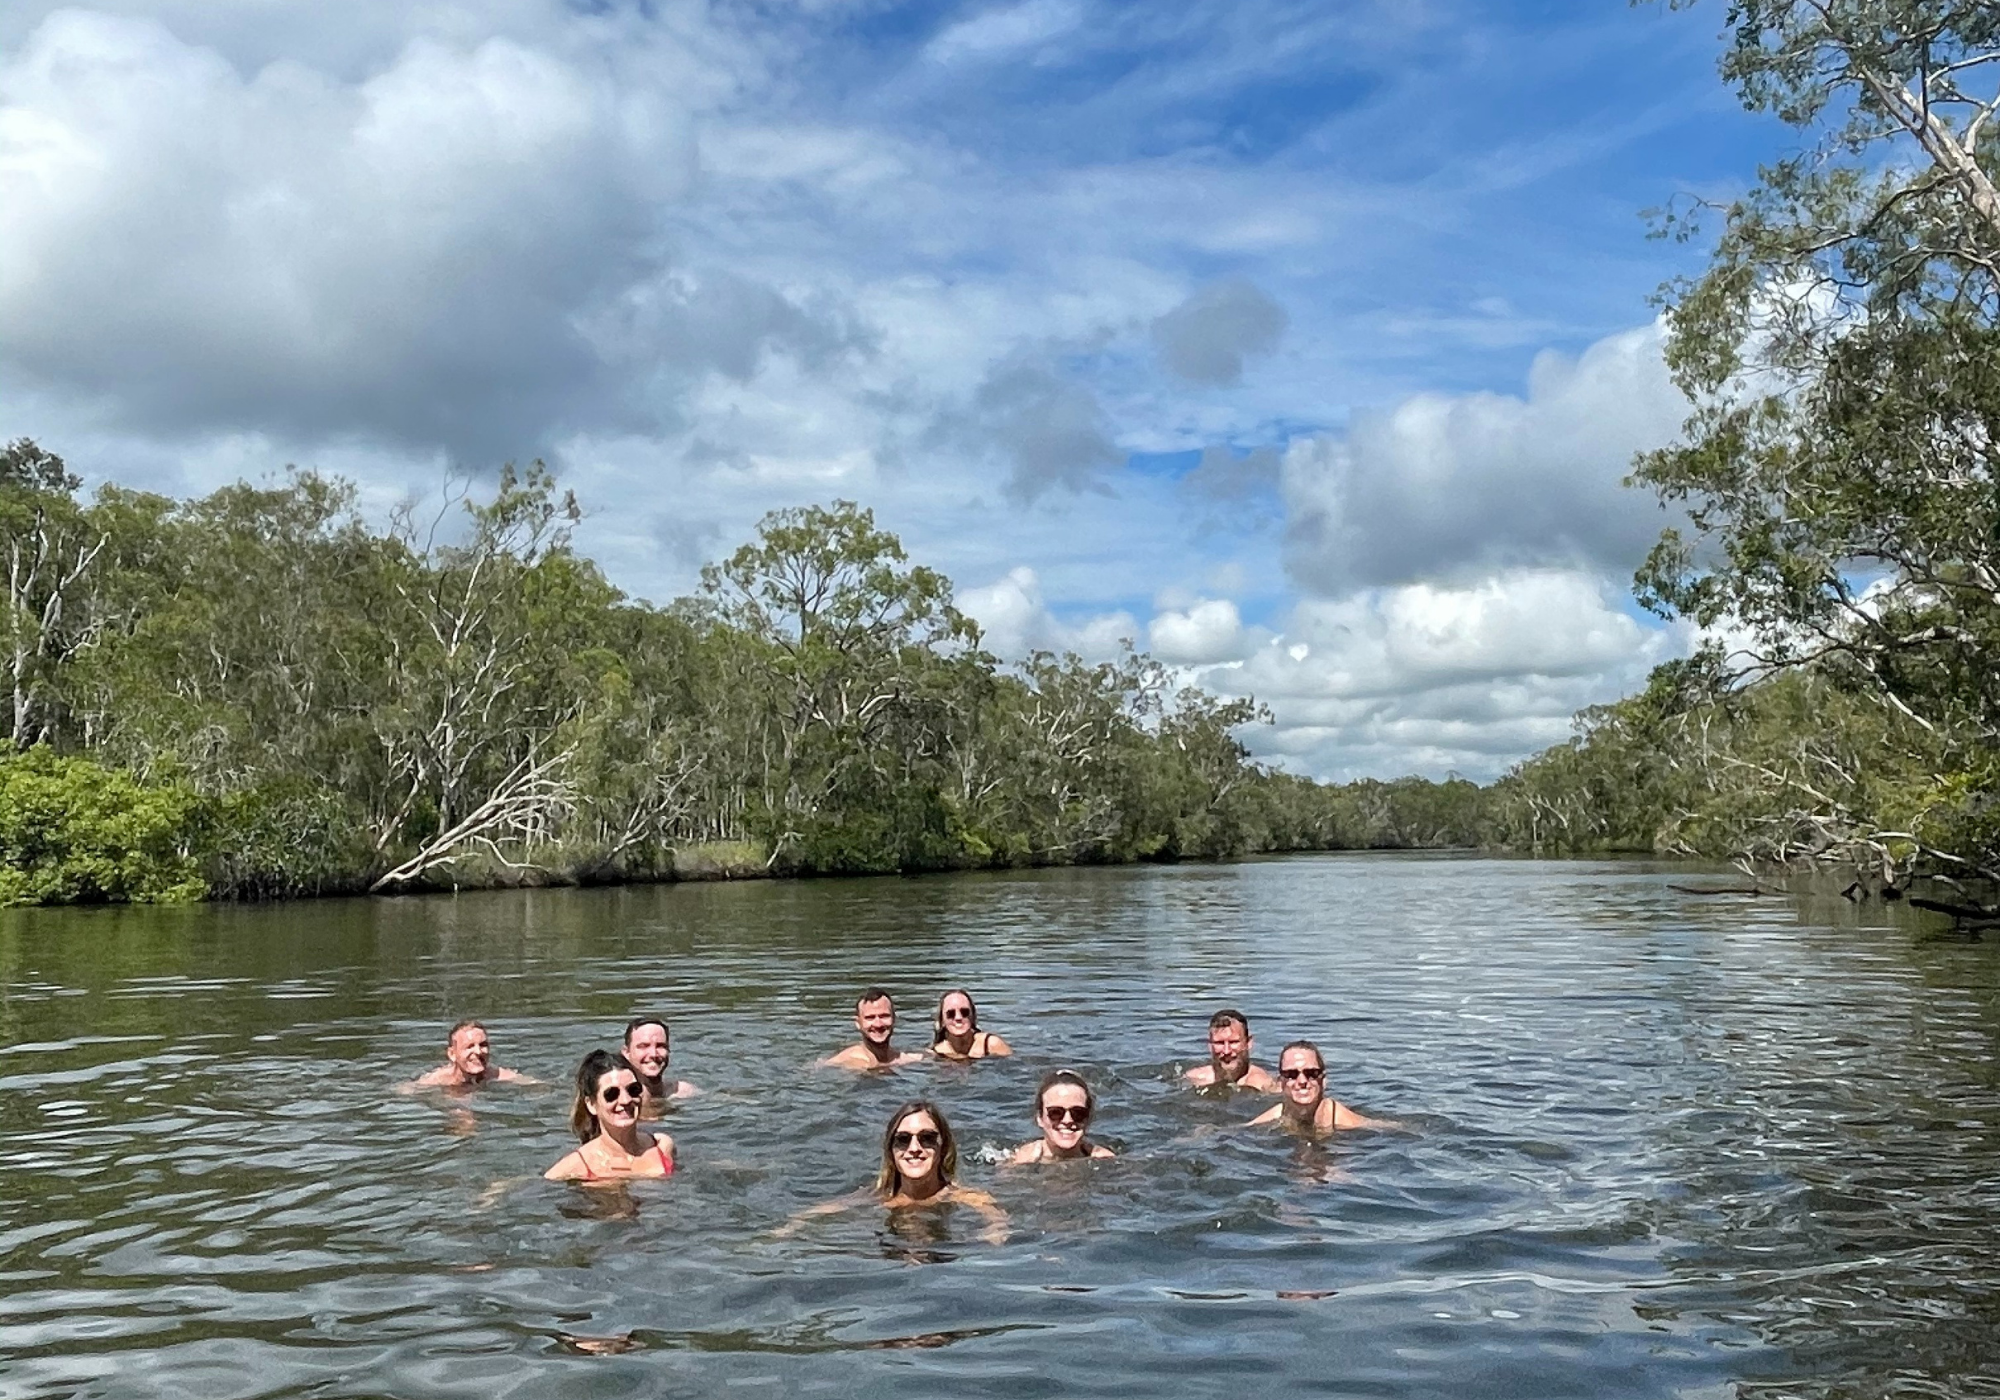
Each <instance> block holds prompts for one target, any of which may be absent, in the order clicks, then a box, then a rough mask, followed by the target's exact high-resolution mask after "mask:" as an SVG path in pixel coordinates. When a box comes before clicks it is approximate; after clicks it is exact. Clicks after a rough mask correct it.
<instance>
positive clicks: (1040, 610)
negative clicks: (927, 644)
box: [958, 566, 1139, 661]
mask: <svg viewBox="0 0 2000 1400" xmlns="http://www.w3.org/2000/svg"><path fill="white" fill-rule="evenodd" d="M958 606H959V607H960V609H961V610H963V611H964V612H965V613H966V615H967V616H969V617H971V618H973V619H974V620H976V621H977V622H978V623H979V626H980V629H981V631H983V632H984V633H985V639H986V649H987V650H988V651H990V652H992V653H993V654H994V655H995V656H998V657H1000V658H1001V659H1002V660H1004V661H1018V660H1020V659H1021V658H1022V657H1024V656H1026V655H1027V654H1028V653H1029V652H1031V651H1055V652H1065V651H1073V652H1075V653H1077V655H1079V656H1081V657H1083V658H1084V659H1085V660H1089V661H1102V660H1105V659H1107V658H1109V657H1113V656H1116V655H1117V654H1118V653H1119V652H1120V651H1121V650H1123V648H1124V645H1125V643H1126V642H1128V641H1131V640H1133V639H1135V638H1136V637H1138V635H1139V624H1138V623H1137V622H1136V621H1135V620H1134V619H1133V617H1132V614H1130V613H1128V612H1110V613H1099V614H1097V615H1096V616H1094V617H1090V618H1086V619H1085V620H1084V621H1082V622H1081V623H1075V624H1072V623H1066V622H1064V621H1062V620H1061V619H1060V618H1058V617H1057V616H1056V615H1055V614H1054V613H1052V612H1050V611H1049V607H1048V604H1047V602H1046V601H1045V600H1044V599H1043V597H1042V581H1041V578H1040V577H1039V576H1038V575H1037V574H1036V573H1035V571H1034V570H1033V569H1030V568H1027V567H1025V566H1022V567H1019V568H1015V569H1010V570H1009V571H1008V572H1007V574H1006V576H1005V577H1004V578H1001V579H999V580H997V581H996V582H994V583H991V584H987V585H986V586H984V587H981V588H967V589H963V590H961V591H960V593H959V595H958Z"/></svg>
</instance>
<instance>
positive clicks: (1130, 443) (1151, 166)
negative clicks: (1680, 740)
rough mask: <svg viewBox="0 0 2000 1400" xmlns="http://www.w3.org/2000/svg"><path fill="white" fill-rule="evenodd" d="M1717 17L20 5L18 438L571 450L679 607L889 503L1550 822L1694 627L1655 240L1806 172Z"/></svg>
mask: <svg viewBox="0 0 2000 1400" xmlns="http://www.w3.org/2000/svg"><path fill="white" fill-rule="evenodd" d="M1721 17H1722V10H1721V9H1720V8H1719V7H1716V6H1708V7H1703V6H1695V7H1694V8H1692V9H1681V10H1670V9H1669V8H1667V7H1666V6H1664V5H1642V6H1639V7H1636V8H1631V9H1628V8H1626V7H1625V6H1623V5H1615V4H1614V5H1607V4H1604V3H1602V0H1576V3H1538V4H1531V3H1525V2H1524V3H1518V4H1496V3H1490V2H1489V3H1476V2H1475V0H1462V2H1461V3H1452V0H1394V2H1393V3H1386V2H1385V3H1378V0H1308V2H1306V3H1292V0H1220V2H1219V3H1208V0H1185V2H1184V3H1177V4H1173V5H1161V4H1156V3H1146V2H1145V0H1139V2H1138V3H1130V4H1111V3H1104V0H1014V2H1012V3H1010V2H1009V0H1001V2H1000V3H959V4H954V3H939V4H915V3H907V4H898V3H888V2H887V0H790V3H787V0H745V2H744V3H728V0H714V3H709V4H677V3H673V2H672V0H636V3H622V2H621V0H604V2H603V3H583V2H582V0H573V2H572V3H557V2H556V0H482V2H481V3H479V4H469V3H462V2H461V3H433V2H432V0H349V3H345V4H341V5H327V4H324V3H322V2H321V0H293V3H287V2H286V0H102V2H101V3H98V4H96V5H93V6H86V7H69V6H63V7H57V6H48V5H41V4H37V3H35V0H16V3H12V4H10V5H8V6H6V7H5V9H4V12H0V406H4V410H5V411H4V421H0V436H4V437H8V438H12V437H15V436H19V435H24V434H25V435H28V436H33V437H35V438H37V439H38V440H40V441H41V442H42V443H43V444H44V445H45V446H47V447H50V448H52V449H54V450H56V451H58V452H61V453H62V454H63V455H64V456H65V457H66V458H67V459H68V460H69V461H70V464H71V465H72V467H73V468H75V469H77V470H79V471H81V472H82V473H84V474H85V475H86V477H87V478H90V479H94V480H106V479H112V480H118V481H121V482H124V483H127V484H130V485H135V486H142V487H147V488H150V489H155V490H163V491H169V492H173V493H177V494H186V493H191V492H201V491H206V490H209V489H212V488H214V487H216V486H218V485H221V484H223V483H225V482H228V481H231V480H234V479H237V478H239V477H244V476H249V477H253V478H255V477H260V476H263V475H266V474H268V473H270V472H272V471H274V470H276V469H279V468H281V467H283V466H284V465H285V464H286V463H292V462H296V463H299V464H301V465H308V466H314V467H318V468H321V469H324V470H327V471H332V472H336V473H339V474H342V475H345V476H348V477H350V478H352V479H354V480H355V481H357V482H358V483H360V485H361V486H362V488H363V492H364V500H365V501H366V502H367V503H368V504H369V506H370V508H371V509H375V510H380V511H386V510H387V509H388V508H389V507H390V506H391V505H393V504H394V503H395V502H397V501H399V500H401V499H403V498H405V497H406V496H408V495H410V494H411V493H430V492H434V491H435V490H436V489H437V488H438V485H439V483H440V481H441V479H442V478H443V476H444V474H445V473H447V472H448V471H451V470H462V471H472V472H491V471H492V470H493V469H494V468H495V467H497V465H498V464H499V463H501V462H502V461H505V460H508V459H510V458H511V459H522V460H525V459H526V458H529V457H535V456H540V457H543V458H545V459H546V460H547V461H548V462H549V463H550V464H551V465H552V466H554V467H555V468H556V469H557V470H558V471H559V473H560V474H561V476H562V477H563V478H564V480H565V482H566V483H567V484H569V485H571V486H572V487H574V489H575V490H576V492H577V494H578V496H579V497H580V498H581V500H582V501H583V503H584V505H585V508H586V509H587V510H588V511H589V512H590V514H589V518H588V519H587V520H586V522H585V524H584V526H583V527H582V529H581V530H580V532H579V537H578V538H579V544H580V545H581V547H582V548H584V549H585V550H586V551H587V552H588V553H590V554H591V555H592V556H593V557H595V558H597V559H598V560H599V561H600V562H601V563H602V564H603V565H604V567H605V568H606V570H607V571H608V573H609V574H610V575H611V577H612V579H613V581H614V582H616V583H617V584H618V585H619V586H620V587H622V588H624V589H625V590H626V591H628V592H629V593H632V594H634V595H636V596H640V597H646V598H651V599H654V600H660V601H664V600H665V599H668V598H671V597H673V596H675V595H676V594H679V593H682V592H685V591H687V590H688V589H689V588H690V587H691V586H692V585H693V583H694V580H695V576H696V573H697V571H698V569H699V567H700V565H701V563H702V562H704V561H705V560H707V559H710V558H714V557H717V556H718V555H720V554H721V553H723V552H726V551H727V550H728V549H729V548H731V547H733V546H734V545H735V544H736V543H738V542H740V541H742V540H743V539H745V538H747V537H748V535H749V533H750V532H751V530H752V529H753V527H754V524H755V522H756V520H757V518H758V517H759V516H760V515H761V514H762V513H763V512H765V511H766V510H770V509H773V508H776V507H780V506H787V505H796V504H802V503H808V502H827V501H831V500H834V499H836V498H845V499H852V500H856V501H859V502H861V503H862V504H864V505H868V506H870V507H872V508H873V509H874V510H875V512H876V514H877V518H878V520H879V521H880V522H881V523H882V524H884V525H885V526H887V527H888V528H890V529H893V530H895V531H896V532H898V533H899V534H900V535H901V536H902V537H903V539H904V541H905V543H906V544H907V545H908V546H909V548H910V549H911V552H912V553H913V555H914V556H915V557H917V558H918V559H920V560H921V561H923V562H926V563H929V564H932V565H934V566H936V567H939V568H941V569H943V570H944V571H945V572H946V573H948V574H949V575H951V576H952V577H953V578H954V579H955V580H956V581H957V583H958V589H959V597H960V601H961V603H962V605H963V606H965V607H966V609H967V610H968V611H969V612H971V613H972V614H973V615H974V616H976V617H977V618H978V619H979V620H980V621H981V623H982V625H983V626H984V627H985V628H986V631H987V636H988V641H989V645H990V646H991V647H992V648H993V649H994V650H995V651H997V652H1000V653H1001V654H1003V655H1018V654H1020V653H1021V652H1023V651H1025V650H1026V649H1028V648H1031V647H1051V648H1057V649H1061V648H1074V649H1076V650H1079V651H1081V652H1083V653H1085V654H1087V655H1092V656H1097V655H1104V654H1108V653H1110V652H1111V651H1114V650H1115V649H1116V648H1117V647H1118V645H1119V644H1120V641H1121V639H1128V638H1129V639H1131V640H1132V641H1133V642H1135V643H1136V644H1138V645H1139V646H1141V647H1142V648H1147V649H1150V650H1151V651H1152V652H1153V653H1154V654H1155V655H1157V656H1159V657H1160V658H1161V659H1163V660H1165V661H1168V662H1170V663H1172V664H1173V665H1174V666H1176V667H1177V668H1178V669H1179V670H1180V672H1181V673H1182V674H1184V675H1185V676H1187V677H1188V678H1189V679H1191V680H1195V681H1199V682H1200V683H1202V684H1205V685H1207V686H1208V687H1210V688H1211V689H1214V690H1217V691H1222V692H1227V693H1254V694H1255V695H1257V696H1258V697H1259V698H1260V699H1262V700H1264V701H1265V702H1266V703H1267V704H1268V705H1269V706H1270V708H1271V710H1272V711H1273V714H1274V716H1275V720H1276V722H1275V724H1273V725H1271V726H1269V727H1260V728H1257V729H1254V730H1252V731H1250V732H1248V733H1247V734H1246V738H1247V739H1248V740H1249V742H1251V743H1252V745H1253V747H1254V748H1255V749H1256V751H1257V752H1258V753H1259V754H1260V755H1262V756H1264V757H1266V758H1267V759H1269V760H1271V761H1273V762H1277V763H1281V764H1283V765H1284V766H1286V767H1289V768H1291V769H1293V770H1295V771H1299V772H1305V773H1311V774H1314V775H1316V776H1320V777H1326V778H1350V777H1356V776H1367V775H1373V776H1380V777H1391V776H1397V775H1400V774H1403V773H1409V772H1418V773H1425V774H1429V775H1431V776H1443V775H1444V774H1445V773H1448V772H1459V773H1463V774H1466V775H1467V776H1471V777H1475V778H1481V779H1484V778H1490V777H1492V776H1495V775H1496V774H1498V773H1499V772H1501V771H1504V769H1505V768H1506V767H1507V766H1508V765H1509V764H1510V763H1512V762H1514V761H1516V760H1517V759H1519V758H1520V757H1522V756H1524V755H1525V754H1527V753H1530V752H1532V751H1534V750H1535V749H1538V748H1540V747H1542V746H1544V745H1546V744H1549V743H1552V742H1555V741H1557V740H1560V739H1562V738H1563V737H1565V736H1566V735H1567V734H1568V733H1569V730H1570V716H1571V715H1572V714H1573V713H1574V711H1575V710H1576V709H1578V708H1579V707H1581V706H1584V705H1588V704H1593V703H1597V702H1600V701H1603V700H1607V699H1611V698H1614V697H1616V696H1618V695H1620V694H1623V693H1627V692H1629V691H1630V690H1632V689H1634V688H1635V687H1636V686H1637V685H1638V684H1639V683H1640V682H1641V681H1642V680H1643V678H1644V676H1645V673H1646V672H1647V670H1648V669H1649V668H1650V667H1651V666H1653V665H1655V664H1657V663H1658V662H1659V661H1660V660H1663V659H1665V658H1666V657H1668V656H1672V655H1675V654H1677V653H1679V652H1681V651H1684V650H1685V649H1686V646H1687V638H1686V636H1685V635H1684V634H1683V633H1682V632H1681V631H1680V630H1679V629H1676V628H1671V627H1665V626H1662V625H1661V624H1659V623H1658V622H1657V620H1655V619H1650V618H1648V617H1646V616H1644V615H1643V614H1641V613H1639V612H1638V611H1637V610H1636V609H1635V608H1634V606H1633V604H1632V601H1631V596H1630V576H1631V572H1632V569H1633V567H1634V565H1635V564H1636V563H1637V561H1638V559H1639V557H1640V556H1641V554H1643V552H1644V550H1645V548H1646V546H1647V545H1648V544H1649V543H1650V542H1651V540H1652V539H1653V538H1654V537H1655V536H1656V535H1657V533H1658V531H1659V529H1660V527H1661V526H1662V525H1663V524H1664V523H1666V517H1665V516H1664V515H1663V514H1662V512H1661V510H1660V508H1659V506H1658V505H1657V504H1656V503H1655V502H1654V501H1652V500H1651V499H1650V498H1647V497H1645V496H1643V495H1640V494H1639V493H1635V492H1630V491H1627V490H1625V489H1624V488H1623V487H1622V486H1621V485H1620V481H1621V478H1622V477H1623V476H1624V474H1625V473H1626V471H1627V470H1628V469H1629V464H1630V460H1631V457H1632V454H1633V453H1634V452H1635V451H1638V450H1640V449H1643V448H1646V447H1649V446H1654V445H1657V444H1660V443H1662V442H1664V441H1666V440H1668V439H1669V438H1670V437H1671V435H1672V434H1673V432H1674V431H1675V429H1676V426H1677V424H1678V423H1679V421H1680V418H1681V415H1682V405H1681V404H1680V402H1679V401H1678V399H1677V396H1676V394H1675V392H1674V391H1673V389H1672V387H1671V386H1670V385H1669V384H1668V382H1667V380H1666V377H1665V374H1664V371H1663V368H1662V364H1661V359H1660V340H1659V335H1658V331H1657V327H1656V325H1655V323H1654V312H1653V308H1652V306H1651V305H1650V303H1649V296H1650V294H1651V293H1653V292H1654V290H1655V289H1656V288H1657V287H1658V285H1659V284H1660V283H1661V282H1662V281H1663V280H1664V279H1665V278H1667V277H1669V276H1672V275H1674V274H1676V273H1679V272H1683V271H1687V270H1689V269H1691V268H1692V267H1693V266H1695V265H1697V260H1698V258H1699V255H1700V250H1699V249H1698V248H1692V247H1686V246H1680V245H1675V244H1671V243H1660V242H1654V241H1649V240H1648V239H1647V238H1646V237H1645V227H1644V223H1643V221H1642V219H1641V217H1640V211H1641V210H1643V209H1645V208H1647V207H1650V206H1654V205H1658V204H1660V203H1663V202H1664V201H1666V200H1667V199H1669V198H1670V197H1672V196H1674V195H1676V194H1679V193H1686V192H1699V193H1704V194H1710V195H1714V194H1718V193H1721V194H1726V193H1728V192H1729V191H1731V190H1734V189H1736V188H1738V187H1740V186H1741V185H1742V184H1743V183H1744V182H1746V181H1747V180H1748V179H1749V178H1750V177H1751V176H1752V175H1753V173H1754V171H1755V168H1756V165H1757V163H1758V161H1759V160H1760V159H1762V158H1765V157H1768V156H1769V155H1770V154H1771V153H1772V152H1773V151H1775V150H1776V149H1778V148H1779V147H1780V146H1781V145H1782V143H1783V137H1782V134H1781V133H1780V132H1779V131H1778V130H1776V129H1775V128H1774V127H1773V126H1772V125H1771V124H1770V123H1768V122H1765V121H1762V120H1761V119H1753V118H1751V117H1749V116H1746V115H1745V114H1743V113H1742V112H1741V111H1740V110H1739V109H1738V107H1737V106H1736V104H1735V101H1734V99H1733V98H1732V96H1731V95H1730V94H1729V93H1728V92H1727V91H1726V90H1725V89H1724V88H1723V87H1722V86H1721V84H1720V82H1719V81H1718V79H1717V78H1716V77H1715V72H1714V61H1715V55H1716V51H1717V44H1716V30H1717V28H1718V27H1719V25H1720V23H1721Z"/></svg>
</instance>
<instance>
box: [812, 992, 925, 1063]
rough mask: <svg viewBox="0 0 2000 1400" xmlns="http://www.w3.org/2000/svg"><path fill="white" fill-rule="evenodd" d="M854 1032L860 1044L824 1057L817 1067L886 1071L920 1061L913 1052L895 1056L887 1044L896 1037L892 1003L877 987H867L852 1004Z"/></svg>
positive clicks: (905, 1051)
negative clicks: (858, 1036)
mask: <svg viewBox="0 0 2000 1400" xmlns="http://www.w3.org/2000/svg"><path fill="white" fill-rule="evenodd" d="M854 1028H855V1029H856V1030H858V1031H860V1032H861V1041H860V1043H859V1044H857V1045H850V1046H848V1047H847V1048H846V1049H845V1050H841V1051H839V1052H837V1053H835V1054H832V1055H828V1056H827V1057H826V1058H825V1059H824V1060H821V1061H820V1064H821V1065H823V1066H826V1067H828V1068H831V1069H889V1068H892V1067H893V1066H896V1065H910V1064H915V1063H916V1062H917V1061H918V1060H921V1059H922V1058H923V1056H922V1055H919V1054H918V1053H917V1052H916V1051H914V1050H904V1051H901V1052H899V1051H898V1050H897V1049H896V1047H895V1046H894V1045H893V1044H891V1041H892V1040H893V1039H894V1038H895V1034H896V1003H895V1002H894V1001H893V1000H892V999H891V998H890V996H889V994H888V993H887V992H885V991H883V990H882V989H881V988H880V987H870V988H869V989H868V990H867V991H865V992H863V993H862V994H861V996H860V997H859V999H857V1000H856V1001H855V1003H854Z"/></svg>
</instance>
